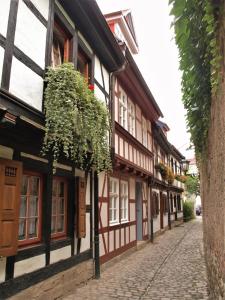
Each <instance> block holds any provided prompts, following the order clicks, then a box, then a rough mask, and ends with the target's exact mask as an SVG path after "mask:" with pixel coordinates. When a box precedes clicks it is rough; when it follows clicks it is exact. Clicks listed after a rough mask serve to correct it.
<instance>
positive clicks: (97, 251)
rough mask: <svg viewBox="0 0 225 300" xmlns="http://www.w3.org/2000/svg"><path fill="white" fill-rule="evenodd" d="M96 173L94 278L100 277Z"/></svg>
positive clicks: (96, 183)
mask: <svg viewBox="0 0 225 300" xmlns="http://www.w3.org/2000/svg"><path fill="white" fill-rule="evenodd" d="M98 215H99V214H98V175H97V172H96V171H95V172H94V235H95V236H94V243H95V252H94V261H95V279H99V278H100V260H99V230H98V223H99V218H98Z"/></svg>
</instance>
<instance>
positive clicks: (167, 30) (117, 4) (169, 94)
mask: <svg viewBox="0 0 225 300" xmlns="http://www.w3.org/2000/svg"><path fill="white" fill-rule="evenodd" d="M97 3H98V5H99V7H100V9H101V10H102V12H103V13H108V12H113V11H117V10H121V9H131V12H132V16H133V21H134V26H135V31H136V37H137V41H138V45H139V53H138V54H137V55H135V56H134V58H135V60H136V62H137V64H138V67H139V69H140V71H141V72H142V74H143V76H144V78H145V81H146V82H147V84H148V86H149V88H150V90H151V92H152V94H153V96H154V98H155V100H156V102H157V103H158V105H159V107H160V109H161V111H162V113H163V115H164V118H163V119H162V121H163V122H165V123H167V125H168V126H169V128H170V131H169V133H168V139H169V141H170V142H171V143H172V144H173V145H174V146H175V147H176V148H177V149H178V150H179V151H180V152H181V153H182V154H183V155H185V156H186V158H192V157H193V156H194V153H193V150H191V151H190V150H189V151H188V150H187V148H188V147H189V145H190V135H189V133H187V128H186V120H185V115H186V111H185V109H184V107H183V104H182V101H181V98H182V93H181V76H182V74H181V72H180V71H179V53H178V49H177V47H176V45H175V40H174V32H173V28H171V22H172V17H171V16H170V15H169V12H170V8H169V6H168V0H97Z"/></svg>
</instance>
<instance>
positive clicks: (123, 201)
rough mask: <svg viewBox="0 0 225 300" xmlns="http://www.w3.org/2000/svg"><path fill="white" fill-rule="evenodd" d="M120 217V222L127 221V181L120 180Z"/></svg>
mask: <svg viewBox="0 0 225 300" xmlns="http://www.w3.org/2000/svg"><path fill="white" fill-rule="evenodd" d="M120 218H121V222H125V221H128V182H126V181H121V182H120Z"/></svg>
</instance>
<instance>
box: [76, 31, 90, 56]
mask: <svg viewBox="0 0 225 300" xmlns="http://www.w3.org/2000/svg"><path fill="white" fill-rule="evenodd" d="M78 36H79V37H80V38H81V40H82V41H83V42H84V44H85V46H86V47H87V48H88V50H89V51H90V52H91V53H93V51H92V48H91V46H90V45H89V44H88V42H87V41H86V40H85V38H84V36H83V35H82V33H81V32H80V31H78Z"/></svg>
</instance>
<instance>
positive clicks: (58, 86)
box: [43, 63, 111, 172]
mask: <svg viewBox="0 0 225 300" xmlns="http://www.w3.org/2000/svg"><path fill="white" fill-rule="evenodd" d="M46 81H47V88H46V90H45V102H44V103H45V104H44V105H45V117H46V124H45V138H44V144H43V152H44V153H49V152H51V154H52V155H53V159H54V162H57V161H58V159H59V157H60V155H61V154H62V153H63V154H64V155H65V156H66V157H67V158H69V159H71V160H72V161H74V162H75V163H76V165H77V166H79V167H80V168H86V167H87V164H88V165H89V166H90V165H91V166H92V167H94V168H95V169H96V170H97V171H98V172H100V171H102V170H108V169H111V157H110V148H109V132H110V122H109V114H108V110H107V107H106V105H105V104H104V103H102V102H101V101H99V100H98V99H97V98H96V97H95V96H94V93H93V92H92V91H90V90H89V89H88V86H87V83H86V81H85V79H84V78H83V76H82V75H81V74H80V73H79V72H78V71H76V70H74V67H73V65H72V64H70V63H66V64H63V65H61V66H58V67H57V68H54V69H53V68H49V69H48V72H47V76H46Z"/></svg>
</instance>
